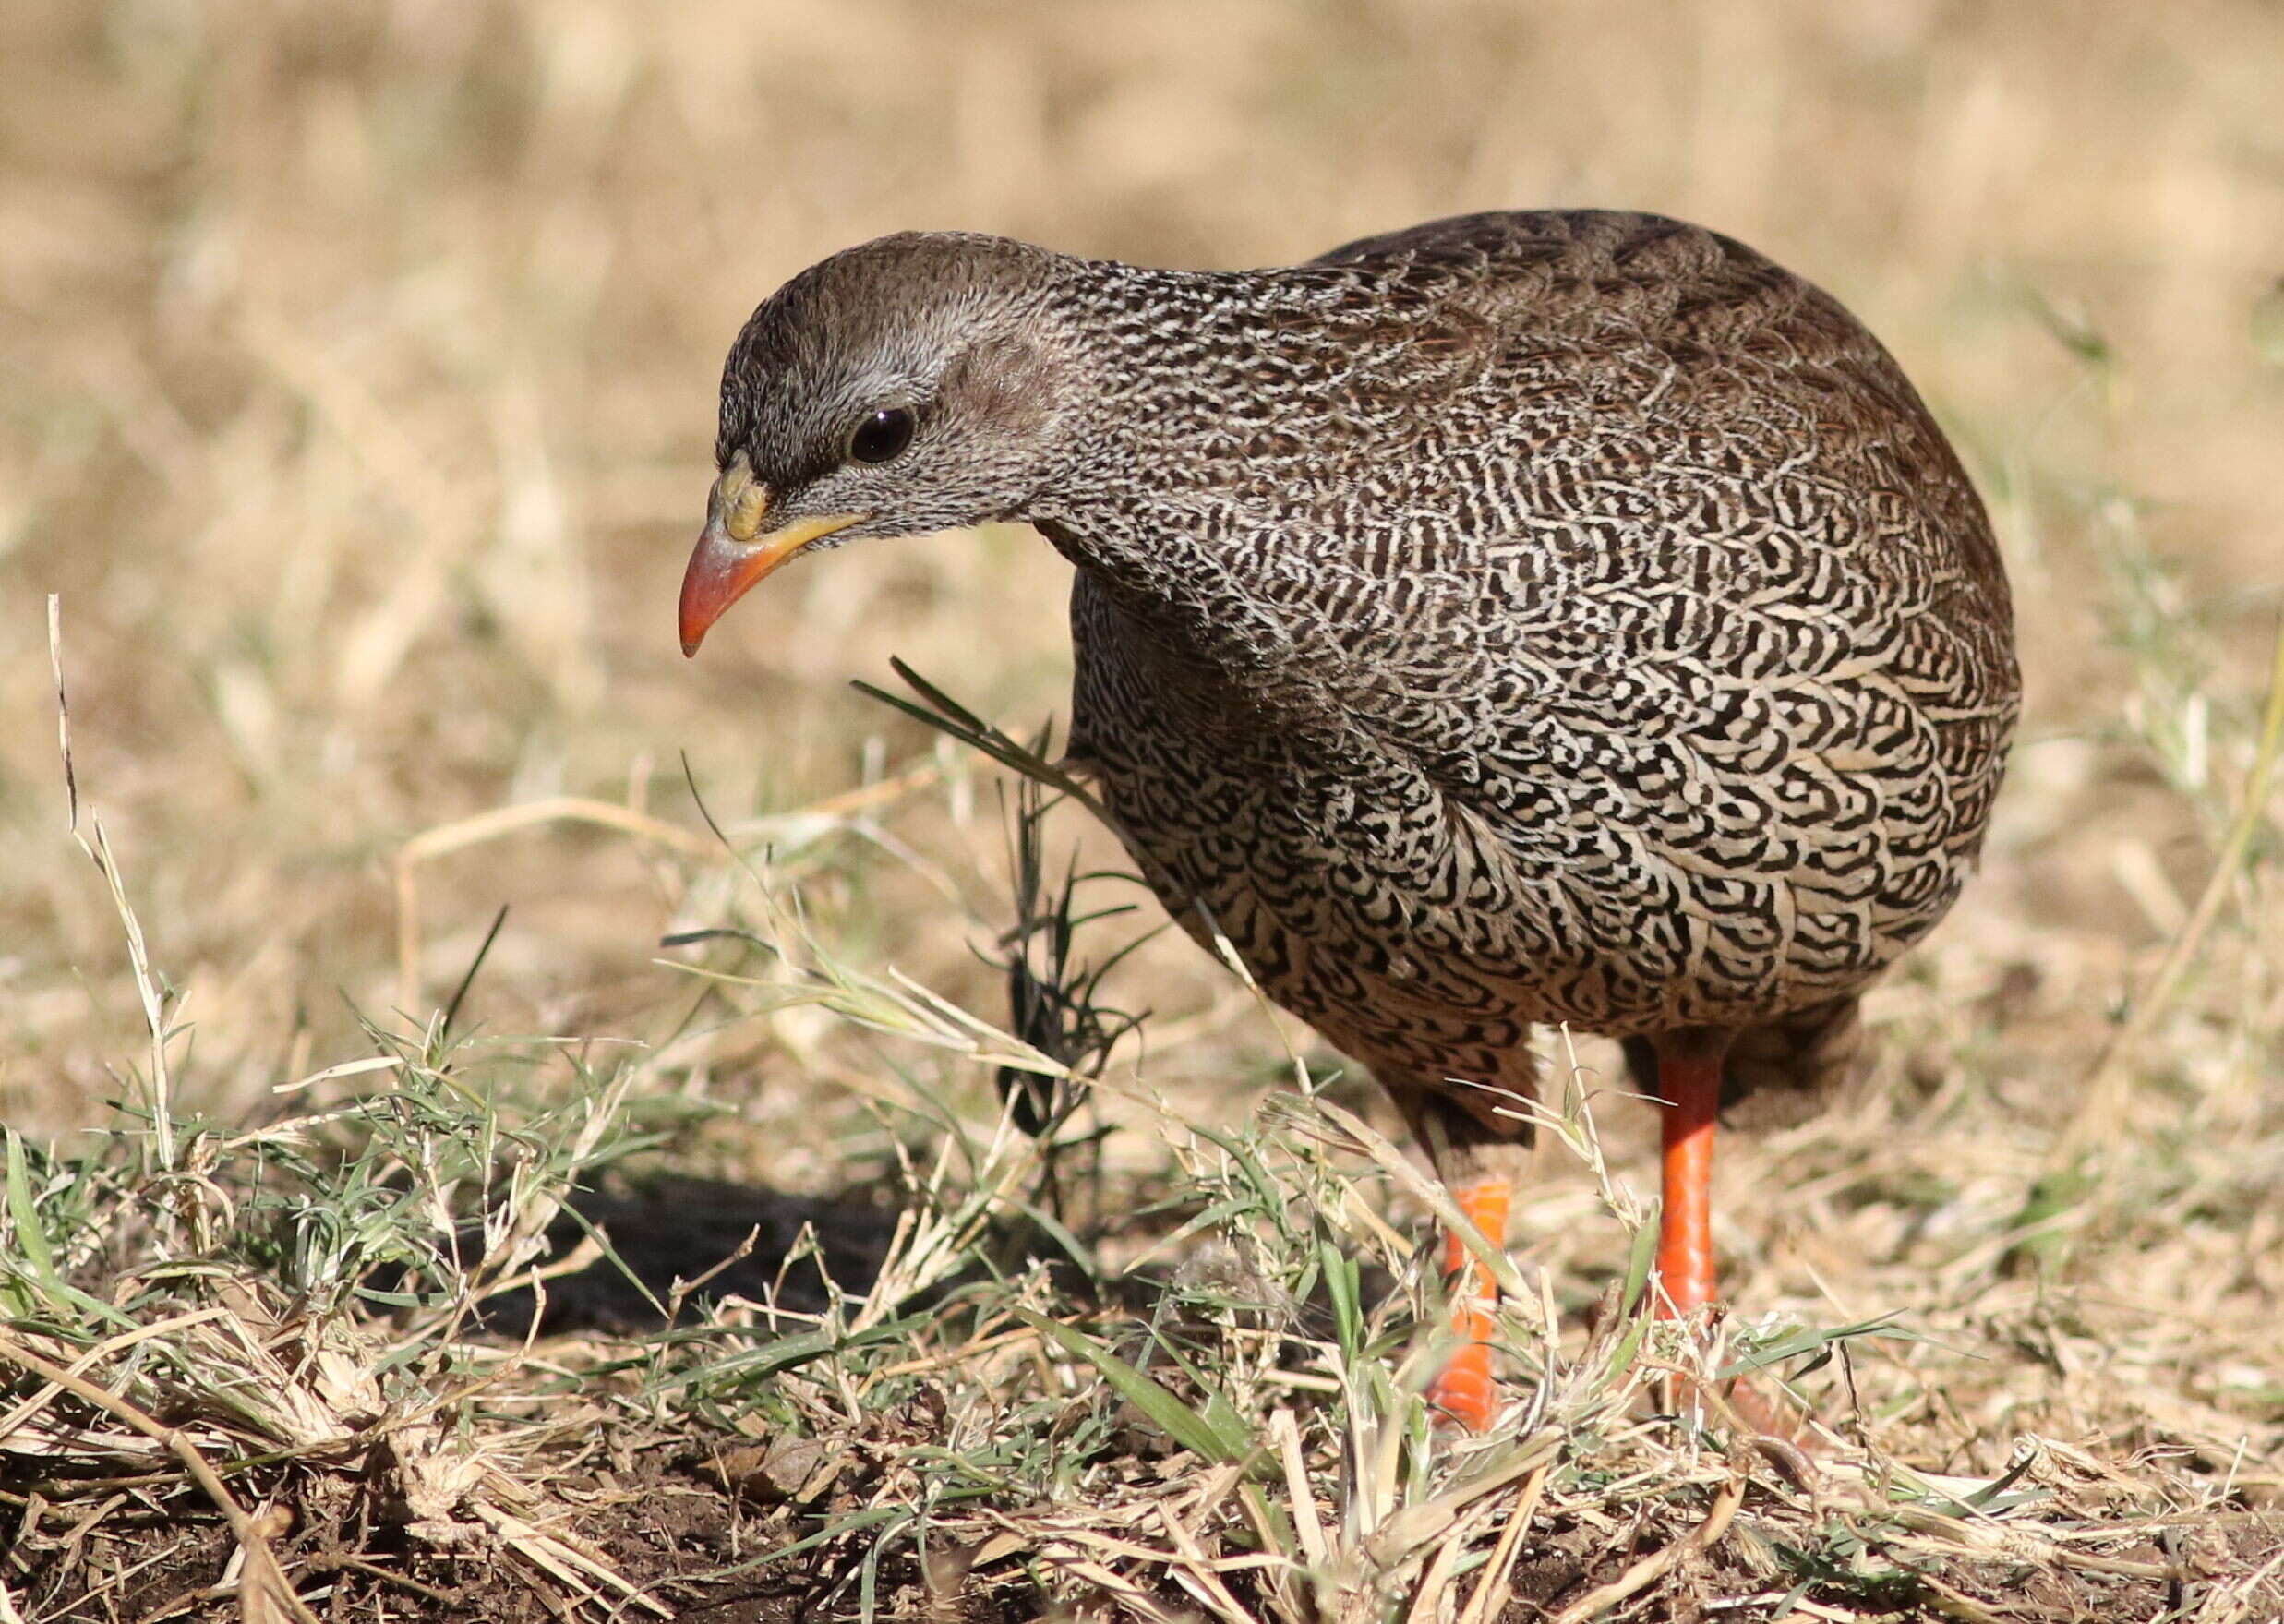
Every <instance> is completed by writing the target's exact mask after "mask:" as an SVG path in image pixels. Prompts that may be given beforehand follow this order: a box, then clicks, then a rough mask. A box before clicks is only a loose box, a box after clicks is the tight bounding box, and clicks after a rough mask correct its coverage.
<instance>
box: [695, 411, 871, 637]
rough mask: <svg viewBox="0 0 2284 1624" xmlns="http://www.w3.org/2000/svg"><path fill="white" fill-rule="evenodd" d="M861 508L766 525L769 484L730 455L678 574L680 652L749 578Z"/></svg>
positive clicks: (858, 519) (743, 590)
mask: <svg viewBox="0 0 2284 1624" xmlns="http://www.w3.org/2000/svg"><path fill="white" fill-rule="evenodd" d="M866 517H867V515H865V514H863V513H825V514H821V515H819V516H818V517H815V518H811V519H796V520H795V521H794V522H793V523H790V524H787V525H785V526H783V527H782V528H780V529H776V530H764V529H763V524H764V523H767V522H768V519H769V487H767V486H766V485H763V483H762V482H761V481H760V480H758V479H756V478H754V477H753V470H752V468H751V466H749V465H748V463H746V460H745V456H744V453H742V452H740V453H739V455H738V456H736V457H735V458H733V459H731V461H730V464H729V466H728V467H727V468H726V469H724V470H723V471H722V476H721V477H720V478H719V479H716V480H715V482H714V493H713V495H712V496H711V497H710V498H709V499H707V502H706V527H705V530H704V532H703V534H702V535H699V537H698V547H697V550H696V551H694V552H692V553H691V555H690V568H689V569H688V570H687V571H684V573H683V575H682V605H681V633H682V652H683V653H684V654H685V655H694V654H696V653H697V652H698V645H699V644H701V643H703V642H704V641H705V635H706V633H707V632H710V631H712V630H713V629H714V622H715V621H716V620H720V619H721V618H722V617H723V616H724V615H725V614H727V613H728V611H729V606H730V605H732V604H734V603H736V602H737V601H738V600H739V598H741V597H743V596H744V595H746V594H747V593H748V592H749V591H751V589H752V586H753V583H755V582H757V581H759V580H761V578H762V577H763V576H764V575H766V574H768V573H769V572H770V571H772V570H775V568H776V567H777V566H778V565H780V564H782V563H784V562H785V561H786V560H787V559H790V558H791V557H792V556H793V555H794V554H795V553H798V552H799V551H800V550H801V548H803V547H807V546H808V545H809V544H810V543H811V542H812V541H815V540H817V539H818V538H819V537H820V536H826V535H832V534H833V533H834V532H835V531H836V530H846V529H847V528H848V527H849V526H850V525H851V524H860V523H863V522H864V520H865V518H866Z"/></svg>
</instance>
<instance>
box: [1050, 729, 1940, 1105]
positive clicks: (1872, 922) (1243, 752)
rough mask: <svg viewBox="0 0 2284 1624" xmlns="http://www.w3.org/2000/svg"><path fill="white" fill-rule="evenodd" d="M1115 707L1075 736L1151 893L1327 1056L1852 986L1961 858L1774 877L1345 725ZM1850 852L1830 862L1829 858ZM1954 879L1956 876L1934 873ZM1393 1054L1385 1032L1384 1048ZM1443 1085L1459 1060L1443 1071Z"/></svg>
mask: <svg viewBox="0 0 2284 1624" xmlns="http://www.w3.org/2000/svg"><path fill="white" fill-rule="evenodd" d="M1147 710H1148V707H1146V706H1136V707H1132V708H1129V709H1127V710H1125V711H1124V712H1123V713H1122V714H1121V716H1120V717H1119V723H1118V726H1117V728H1115V729H1101V728H1096V729H1090V731H1091V732H1092V733H1093V734H1095V735H1096V736H1098V737H1099V738H1101V739H1107V740H1114V743H1098V744H1097V745H1096V746H1095V748H1094V755H1095V758H1096V770H1097V772H1098V774H1099V776H1100V783H1101V787H1102V790H1103V798H1104V801H1105V804H1106V805H1107V807H1108V808H1109V810H1110V811H1111V812H1112V816H1113V817H1114V818H1115V819H1116V820H1117V822H1118V824H1119V826H1120V833H1121V835H1122V836H1123V837H1124V840H1125V842H1126V845H1127V847H1128V848H1129V849H1130V850H1131V851H1132V852H1133V854H1134V855H1135V857H1136V860H1138V861H1139V862H1140V864H1141V865H1142V868H1143V871H1144V872H1145V874H1146V876H1147V877H1148V881H1149V883H1150V884H1151V886H1152V888H1153V889H1154V890H1155V891H1156V892H1157V894H1158V896H1160V900H1161V901H1163V902H1164V903H1165V905H1166V907H1167V908H1168V909H1169V911H1170V912H1172V915H1173V916H1174V918H1175V919H1177V920H1179V921H1180V922H1181V923H1182V925H1183V926H1184V929H1185V930H1187V931H1188V932H1190V933H1191V934H1192V935H1193V936H1194V937H1196V938H1197V939H1198V940H1199V941H1200V942H1201V943H1202V944H1205V945H1206V946H1207V947H1208V949H1209V950H1213V951H1219V950H1220V946H1221V944H1224V943H1225V944H1227V946H1228V948H1229V949H1230V950H1231V951H1232V952H1233V953H1234V954H1235V956H1237V958H1238V959H1239V960H1240V962H1242V963H1243V964H1244V966H1245V968H1246V969H1247V971H1248V972H1249V973H1250V974H1251V975H1252V976H1253V977H1254V978H1255V980H1256V981H1258V983H1259V984H1260V985H1261V987H1262V989H1263V990H1264V991H1265V992H1268V995H1269V996H1271V997H1272V998H1274V999H1276V1000H1277V1001H1278V1002H1279V1003H1280V1004H1283V1005H1284V1006H1285V1007H1287V1008H1288V1009H1291V1010H1292V1012H1293V1013H1295V1014H1297V1015H1299V1016H1301V1017H1303V1018H1304V1019H1306V1020H1309V1021H1311V1022H1312V1023H1313V1024H1315V1025H1316V1026H1318V1027H1319V1028H1320V1029H1323V1030H1324V1031H1325V1032H1326V1034H1327V1035H1328V1037H1331V1038H1332V1039H1333V1040H1334V1041H1336V1042H1338V1043H1340V1045H1341V1046H1342V1047H1344V1048H1348V1049H1351V1050H1352V1051H1354V1052H1359V1053H1361V1054H1362V1055H1363V1057H1364V1058H1367V1059H1371V1058H1373V1057H1374V1056H1375V1054H1377V1055H1380V1056H1383V1057H1385V1056H1386V1055H1388V1054H1389V1053H1397V1054H1410V1053H1413V1052H1423V1051H1424V1052H1425V1053H1428V1054H1430V1055H1432V1056H1435V1057H1437V1059H1436V1064H1437V1065H1443V1066H1445V1067H1446V1068H1447V1069H1451V1068H1453V1067H1454V1066H1455V1065H1456V1059H1455V1057H1456V1056H1458V1055H1460V1054H1462V1053H1470V1052H1473V1050H1475V1049H1476V1048H1478V1047H1480V1048H1482V1049H1483V1050H1485V1052H1489V1051H1492V1050H1496V1049H1497V1047H1499V1046H1500V1045H1503V1044H1511V1043H1513V1042H1515V1041H1520V1039H1521V1035H1522V1031H1523V1029H1524V1028H1526V1027H1527V1026H1528V1025H1530V1024H1533V1023H1569V1024H1570V1025H1573V1026H1575V1027H1577V1028H1579V1029H1581V1030H1585V1031H1590V1032H1596V1033H1602V1034H1606V1035H1611V1036H1625V1035H1629V1034H1633V1033H1641V1032H1652V1031H1657V1030H1661V1029H1671V1028H1674V1027H1677V1026H1699V1025H1703V1026H1738V1025H1745V1024H1749V1023H1752V1022H1757V1021H1761V1020H1766V1019H1768V1018H1770V1017H1773V1016H1774V1015H1777V1014H1780V1013H1782V1012H1784V1011H1785V1010H1787V1009H1790V1008H1793V1007H1796V1006H1798V1005H1801V1004H1809V1003H1811V1002H1814V1001H1817V1000H1819V999H1822V998H1826V997H1830V996H1832V995H1833V994H1835V993H1838V992H1846V991H1849V990H1852V989H1854V988H1856V987H1858V986H1860V985H1861V984H1863V982H1865V981H1866V980H1869V978H1870V977H1871V976H1873V975H1874V974H1876V973H1877V972H1878V971H1879V970H1880V969H1881V968H1884V966H1885V965H1886V964H1887V963H1888V962H1890V961H1891V960H1892V959H1893V957H1894V956H1896V955H1897V954H1898V953H1900V952H1901V951H1902V948H1903V946H1904V945H1905V944H1906V943H1907V942H1908V941H1909V940H1910V939H1911V938H1912V937H1914V936H1916V935H1917V933H1918V932H1919V930H1921V929H1923V928H1924V924H1925V923H1931V922H1932V921H1933V920H1934V919H1935V918H1936V917H1937V916H1938V915H1940V913H1941V911H1942V909H1943V908H1944V907H1946V906H1947V905H1948V903H1949V900H1950V897H1951V896H1952V895H1953V893H1954V892H1955V890H1956V888H1957V884H1958V882H1959V880H1960V879H1961V878H1962V877H1963V876H1964V870H1965V865H1964V863H1958V862H1953V861H1952V860H1951V859H1950V856H1949V854H1947V853H1945V852H1943V851H1941V850H1940V849H1939V850H1935V851H1932V852H1930V853H1929V855H1928V856H1927V858H1926V859H1925V860H1924V861H1925V862H1926V863H1927V864H1929V865H1932V866H1930V867H1929V869H1928V872H1926V873H1925V874H1924V875H1922V876H1921V877H1919V878H1917V879H1908V880H1907V888H1908V890H1909V891H1910V892H1911V893H1912V895H1913V896H1915V897H1916V902H1915V904H1914V906H1913V907H1911V908H1905V909H1901V910H1899V909H1898V908H1897V907H1896V906H1895V896H1896V895H1897V894H1898V893H1897V885H1898V883H1899V882H1898V878H1897V876H1896V875H1895V874H1894V873H1893V872H1888V871H1886V870H1884V869H1881V870H1879V871H1877V872H1874V871H1873V870H1871V869H1870V868H1869V867H1867V866H1866V865H1861V864H1857V865H1853V866H1851V865H1850V864H1848V863H1847V862H1845V861H1841V862H1838V863H1836V865H1835V866H1834V869H1833V874H1832V875H1831V876H1830V878H1829V880H1828V881H1827V882H1826V883H1825V884H1823V886H1822V888H1821V889H1818V888H1815V887H1812V886H1804V885H1803V884H1801V883H1800V882H1799V880H1798V878H1797V872H1800V871H1801V870H1802V868H1803V865H1804V864H1805V865H1807V866H1808V867H1809V869H1813V866H1814V862H1815V860H1818V859H1819V858H1820V857H1822V856H1826V855H1828V854H1825V853H1823V852H1822V851H1821V848H1820V847H1819V844H1818V842H1816V841H1815V840H1812V839H1811V840H1806V841H1804V842H1803V843H1801V848H1800V849H1790V848H1785V855H1784V856H1782V857H1781V859H1780V860H1781V861H1784V862H1786V863H1789V864H1790V865H1791V869H1790V870H1789V871H1788V872H1787V873H1786V875H1785V877H1778V876H1777V875H1775V874H1773V873H1772V872H1768V870H1769V864H1768V862H1767V861H1765V860H1764V861H1762V862H1761V863H1760V864H1759V865H1758V868H1756V865H1755V864H1754V863H1752V862H1749V861H1740V860H1737V857H1736V854H1735V853H1733V852H1730V851H1728V850H1726V849H1725V848H1722V847H1721V846H1720V844H1719V843H1718V842H1717V841H1716V840H1714V839H1713V838H1712V837H1711V836H1704V837H1702V838H1701V839H1700V840H1699V844H1698V846H1697V848H1695V849H1692V848H1691V846H1690V844H1689V842H1690V840H1691V839H1692V838H1697V836H1693V835H1692V834H1691V833H1690V831H1689V830H1688V829H1680V828H1677V826H1676V825H1674V824H1671V823H1670V822H1665V823H1661V822H1660V821H1659V819H1658V818H1656V817H1652V818H1646V819H1645V818H1639V817H1634V816H1631V815H1630V809H1629V808H1628V807H1627V806H1626V805H1625V804H1623V798H1622V797H1620V798H1619V800H1617V801H1613V800H1610V799H1609V794H1610V793H1612V792H1610V791H1609V787H1608V786H1606V785H1605V786H1602V787H1600V788H1601V790H1602V791H1604V793H1597V792H1595V789H1596V787H1594V786H1592V785H1587V784H1582V783H1581V782H1578V781H1576V780H1572V781H1569V782H1557V781H1549V782H1546V783H1545V784H1542V785H1540V786H1539V787H1538V793H1536V794H1532V793H1530V788H1531V787H1530V786H1529V785H1528V784H1526V785H1524V786H1523V787H1522V789H1521V791H1520V792H1518V794H1516V795H1510V796H1509V797H1508V804H1509V807H1510V808H1511V807H1514V806H1516V805H1518V804H1522V803H1527V804H1528V805H1529V808H1530V811H1529V812H1528V814H1527V815H1520V814H1516V813H1513V812H1483V811H1479V810H1476V809H1475V808H1474V807H1473V806H1471V805H1468V804H1464V803H1462V802H1461V801H1459V800H1455V799H1454V798H1453V797H1451V796H1450V795H1449V794H1447V793H1446V792H1444V791H1443V790H1442V789H1440V788H1437V785H1436V784H1435V783H1434V782H1433V781H1432V780H1431V779H1430V778H1429V777H1428V776H1426V774H1425V773H1424V772H1423V771H1422V770H1421V768H1420V767H1419V766H1418V765H1417V764H1416V763H1414V762H1412V761H1410V760H1408V759H1406V758H1405V757H1403V756H1400V755H1398V754H1396V753H1394V752H1390V751H1388V750H1386V749H1384V748H1380V747H1377V746H1376V744H1375V742H1374V741H1373V740H1370V739H1369V738H1368V737H1365V736H1359V735H1356V734H1353V733H1351V734H1344V735H1342V736H1341V737H1339V738H1334V739H1316V738H1311V737H1308V736H1306V735H1305V734H1304V733H1298V732H1294V731H1292V730H1277V729H1263V730H1260V731H1259V732H1257V733H1254V732H1247V731H1245V730H1243V729H1237V730H1234V731H1227V730H1225V731H1221V732H1220V733H1219V734H1218V735H1217V736H1215V737H1212V738H1211V739H1210V740H1207V739H1203V738H1201V737H1200V736H1199V734H1198V732H1197V731H1196V728H1195V725H1194V724H1195V718H1187V719H1184V718H1180V717H1175V716H1162V715H1160V716H1152V715H1139V714H1137V711H1147ZM1843 856H1845V853H1844V854H1843ZM1953 870H1955V871H1956V872H1953ZM1399 1045H1400V1047H1399ZM1454 1075H1456V1072H1455V1074H1454Z"/></svg>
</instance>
